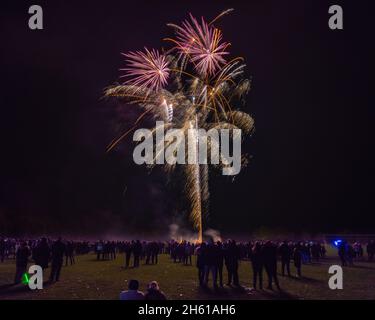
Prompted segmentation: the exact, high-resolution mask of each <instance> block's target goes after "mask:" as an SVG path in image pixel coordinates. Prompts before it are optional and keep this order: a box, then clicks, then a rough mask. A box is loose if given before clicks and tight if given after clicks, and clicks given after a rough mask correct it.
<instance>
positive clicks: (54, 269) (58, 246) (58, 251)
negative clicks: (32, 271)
mask: <svg viewBox="0 0 375 320" xmlns="http://www.w3.org/2000/svg"><path fill="white" fill-rule="evenodd" d="M65 250H66V247H65V244H64V243H63V242H62V241H61V238H58V239H57V240H56V241H55V242H54V243H53V245H52V248H51V257H52V261H51V274H50V277H49V280H50V281H51V282H52V281H59V280H60V272H61V267H62V265H63V262H64V255H65Z"/></svg>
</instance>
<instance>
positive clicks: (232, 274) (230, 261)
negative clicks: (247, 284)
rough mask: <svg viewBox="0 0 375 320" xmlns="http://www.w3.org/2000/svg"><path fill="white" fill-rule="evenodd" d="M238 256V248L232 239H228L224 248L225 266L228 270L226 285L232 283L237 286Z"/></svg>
mask: <svg viewBox="0 0 375 320" xmlns="http://www.w3.org/2000/svg"><path fill="white" fill-rule="evenodd" d="M239 258H240V253H239V249H238V247H237V245H236V242H235V241H234V240H229V241H228V246H227V249H226V250H225V255H224V260H225V266H226V267H227V271H228V283H227V284H228V286H230V285H231V284H232V281H233V284H234V285H235V286H239V285H240V283H239V279H238V259H239Z"/></svg>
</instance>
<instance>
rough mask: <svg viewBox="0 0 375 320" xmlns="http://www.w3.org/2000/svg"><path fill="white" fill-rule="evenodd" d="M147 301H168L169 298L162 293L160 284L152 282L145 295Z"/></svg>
mask: <svg viewBox="0 0 375 320" xmlns="http://www.w3.org/2000/svg"><path fill="white" fill-rule="evenodd" d="M145 300H167V297H166V296H165V294H164V293H163V292H162V291H160V288H159V285H158V283H157V282H156V281H151V282H150V283H149V285H148V288H147V292H146V294H145Z"/></svg>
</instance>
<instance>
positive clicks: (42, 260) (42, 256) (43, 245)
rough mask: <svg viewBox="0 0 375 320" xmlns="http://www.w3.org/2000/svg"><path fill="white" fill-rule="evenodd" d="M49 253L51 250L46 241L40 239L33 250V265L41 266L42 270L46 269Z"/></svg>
mask: <svg viewBox="0 0 375 320" xmlns="http://www.w3.org/2000/svg"><path fill="white" fill-rule="evenodd" d="M50 253H51V250H50V248H49V246H48V243H47V239H46V238H42V239H41V240H40V242H39V243H38V245H37V246H36V247H35V248H34V250H33V259H34V261H35V264H37V265H39V266H41V267H42V269H47V268H48V262H49V258H50Z"/></svg>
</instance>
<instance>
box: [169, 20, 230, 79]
mask: <svg viewBox="0 0 375 320" xmlns="http://www.w3.org/2000/svg"><path fill="white" fill-rule="evenodd" d="M190 19H191V22H190V21H188V20H185V21H184V22H183V23H182V27H180V26H177V25H173V24H170V26H173V27H175V29H176V41H174V42H175V43H176V44H177V46H176V49H177V50H178V51H179V52H180V54H181V55H186V56H188V57H189V58H190V61H191V62H192V63H193V64H194V65H195V69H196V71H197V72H198V73H199V74H200V75H202V76H204V77H207V76H212V75H214V74H215V72H216V71H217V70H218V69H220V67H221V66H222V65H223V64H225V63H226V60H225V58H224V56H225V55H228V54H229V52H227V51H226V49H227V47H228V46H229V45H230V44H229V43H227V42H222V33H221V31H220V30H219V29H217V28H215V27H213V26H211V25H209V24H208V23H207V22H206V21H205V20H204V19H203V18H202V19H201V23H199V22H198V21H197V19H195V18H194V17H193V16H192V15H191V14H190Z"/></svg>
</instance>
